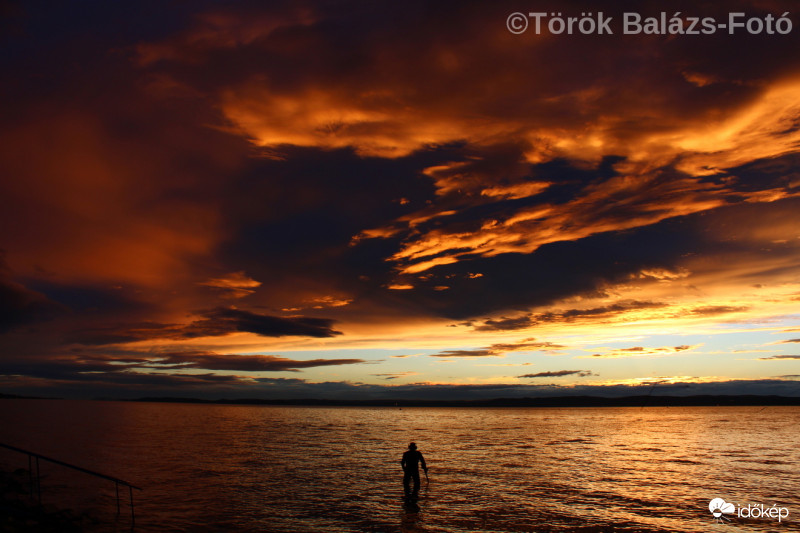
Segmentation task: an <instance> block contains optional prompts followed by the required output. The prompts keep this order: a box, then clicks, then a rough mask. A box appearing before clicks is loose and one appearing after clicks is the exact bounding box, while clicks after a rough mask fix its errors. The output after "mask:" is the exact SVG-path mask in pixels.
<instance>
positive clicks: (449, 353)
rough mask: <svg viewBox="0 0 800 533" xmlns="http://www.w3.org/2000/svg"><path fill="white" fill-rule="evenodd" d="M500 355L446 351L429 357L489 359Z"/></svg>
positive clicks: (492, 352) (487, 352)
mask: <svg viewBox="0 0 800 533" xmlns="http://www.w3.org/2000/svg"><path fill="white" fill-rule="evenodd" d="M495 355H501V354H499V353H497V352H494V351H492V350H446V351H444V352H439V353H436V354H431V357H491V356H495Z"/></svg>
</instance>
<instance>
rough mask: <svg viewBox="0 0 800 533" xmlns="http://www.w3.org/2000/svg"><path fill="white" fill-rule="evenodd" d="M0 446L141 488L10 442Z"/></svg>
mask: <svg viewBox="0 0 800 533" xmlns="http://www.w3.org/2000/svg"><path fill="white" fill-rule="evenodd" d="M0 446H2V447H3V448H8V449H9V450H13V451H15V452H19V453H24V454H27V455H29V456H32V457H38V458H39V459H44V460H45V461H50V462H51V463H55V464H57V465H61V466H66V467H67V468H72V469H74V470H78V471H80V472H84V473H86V474H91V475H93V476H97V477H101V478H104V479H108V480H110V481H113V482H114V483H119V484H120V485H125V486H126V487H131V488H133V489H136V490H142V489H141V488H139V487H137V486H136V485H132V484H131V483H128V482H127V481H125V480H122V479H119V478H116V477H113V476H108V475H106V474H101V473H100V472H94V471H92V470H89V469H88V468H83V467H80V466H76V465H71V464H69V463H65V462H64V461H59V460H58V459H53V458H52V457H47V456H45V455H42V454H40V453H35V452H31V451H28V450H23V449H22V448H17V447H16V446H11V445H10V444H4V443H2V442H0Z"/></svg>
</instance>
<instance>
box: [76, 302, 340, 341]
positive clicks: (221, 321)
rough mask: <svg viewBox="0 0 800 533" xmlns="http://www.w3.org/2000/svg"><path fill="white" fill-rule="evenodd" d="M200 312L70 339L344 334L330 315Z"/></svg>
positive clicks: (79, 334)
mask: <svg viewBox="0 0 800 533" xmlns="http://www.w3.org/2000/svg"><path fill="white" fill-rule="evenodd" d="M200 314H201V316H203V318H202V319H200V320H195V321H193V322H191V323H189V324H186V325H178V324H158V323H151V322H146V323H140V324H129V325H113V326H107V327H105V328H95V329H88V330H81V331H78V332H76V333H75V334H73V335H72V336H71V337H70V341H71V342H76V343H80V344H94V345H103V344H121V343H129V342H136V341H143V340H150V339H172V340H179V339H194V338H202V337H218V336H223V335H229V334H231V333H236V332H246V333H254V334H256V335H261V336H264V337H284V336H307V337H333V336H334V335H341V332H339V331H335V330H334V329H333V323H334V322H335V321H334V320H331V319H327V318H311V317H278V316H270V315H262V314H258V313H253V312H250V311H245V310H241V309H235V308H225V307H220V308H217V309H214V310H211V311H206V312H203V313H200Z"/></svg>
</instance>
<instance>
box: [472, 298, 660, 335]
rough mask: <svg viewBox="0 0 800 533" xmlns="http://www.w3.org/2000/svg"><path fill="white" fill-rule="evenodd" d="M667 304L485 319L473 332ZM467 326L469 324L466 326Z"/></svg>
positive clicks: (635, 303)
mask: <svg viewBox="0 0 800 533" xmlns="http://www.w3.org/2000/svg"><path fill="white" fill-rule="evenodd" d="M666 305H667V304H664V303H659V302H648V301H642V302H640V301H631V302H620V303H616V304H611V305H607V306H603V307H593V308H590V309H568V310H566V311H551V312H547V313H537V314H529V315H523V316H519V317H514V318H505V317H504V318H502V319H487V320H485V321H484V322H483V324H481V325H479V326H475V327H474V329H475V331H509V330H515V329H525V328H529V327H532V326H536V325H538V324H546V323H558V322H572V321H575V320H580V319H597V318H610V317H613V316H615V315H621V314H624V313H627V312H630V311H636V310H639V309H656V308H659V307H666ZM468 325H469V324H468Z"/></svg>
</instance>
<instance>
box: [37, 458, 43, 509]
mask: <svg viewBox="0 0 800 533" xmlns="http://www.w3.org/2000/svg"><path fill="white" fill-rule="evenodd" d="M36 491H37V492H38V494H39V505H42V475H41V473H40V472H39V456H38V455H37V456H36Z"/></svg>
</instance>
